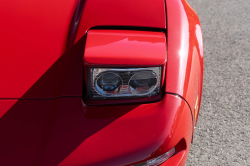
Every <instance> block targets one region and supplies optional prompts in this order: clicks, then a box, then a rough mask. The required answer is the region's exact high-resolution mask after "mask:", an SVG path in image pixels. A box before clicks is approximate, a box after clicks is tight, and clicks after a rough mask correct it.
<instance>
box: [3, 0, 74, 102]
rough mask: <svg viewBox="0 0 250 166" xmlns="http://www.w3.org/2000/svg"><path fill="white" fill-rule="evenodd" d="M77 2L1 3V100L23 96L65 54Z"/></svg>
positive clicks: (48, 0) (5, 1) (29, 1)
mask: <svg viewBox="0 0 250 166" xmlns="http://www.w3.org/2000/svg"><path fill="white" fill-rule="evenodd" d="M77 2H78V1H77V0H72V1H60V0H53V1H51V0H42V1H32V0H24V1H19V0H14V1H11V2H10V1H9V0H1V1H0V15H1V17H0V22H1V26H0V36H1V37H0V78H1V81H0V98H20V97H22V96H23V95H24V94H25V92H27V91H28V89H30V88H31V86H32V85H33V84H34V83H35V82H36V81H37V80H39V78H40V77H41V76H42V75H43V74H44V73H45V72H46V71H47V70H48V69H49V68H50V67H51V66H52V65H53V64H54V63H55V62H56V61H57V60H58V58H59V57H60V56H61V55H62V54H63V53H64V51H65V46H66V40H67V35H68V29H69V23H70V21H71V18H72V15H73V12H74V10H75V7H76V5H77ZM30 97H32V96H30ZM48 97H50V96H48Z"/></svg>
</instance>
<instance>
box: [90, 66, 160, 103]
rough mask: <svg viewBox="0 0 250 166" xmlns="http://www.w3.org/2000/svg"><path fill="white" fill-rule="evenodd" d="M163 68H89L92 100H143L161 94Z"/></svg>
mask: <svg viewBox="0 0 250 166" xmlns="http://www.w3.org/2000/svg"><path fill="white" fill-rule="evenodd" d="M161 73H162V68H161V67H148V68H89V78H88V79H89V81H88V83H89V85H88V95H89V97H90V99H119V98H142V97H149V96H155V95H158V94H159V93H160V85H161Z"/></svg>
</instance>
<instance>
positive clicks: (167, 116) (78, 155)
mask: <svg viewBox="0 0 250 166" xmlns="http://www.w3.org/2000/svg"><path fill="white" fill-rule="evenodd" d="M1 102H5V103H7V102H8V101H1ZM20 110H21V111H20ZM10 122H11V123H10ZM191 131H192V118H191V116H190V110H189V107H188V105H187V104H186V102H185V101H184V100H182V99H181V98H179V97H176V96H173V95H166V96H165V97H164V99H163V100H161V101H159V102H157V103H153V104H137V105H120V106H102V107H99V106H86V105H85V104H84V103H83V102H82V99H81V98H80V97H64V98H58V99H50V100H19V101H17V102H16V103H15V105H14V106H13V107H12V108H10V109H9V111H8V112H7V113H6V114H5V115H4V116H3V117H2V118H1V119H0V133H1V141H0V147H1V149H0V165H20V164H22V165H26V166H29V165H40V164H41V165H46V166H47V165H57V164H59V165H71V166H73V165H89V164H91V165H110V166H112V165H126V164H132V163H137V162H140V161H143V160H147V159H150V158H154V157H157V156H158V155H160V154H162V153H164V152H167V151H168V150H170V149H171V148H172V147H173V146H175V145H176V144H177V143H178V142H179V141H180V140H181V139H182V138H184V139H185V141H186V142H187V145H188V147H187V148H186V149H183V150H184V151H185V157H184V158H185V159H186V157H187V152H188V150H189V146H190V142H191V137H192V132H191ZM13 158H15V160H13Z"/></svg>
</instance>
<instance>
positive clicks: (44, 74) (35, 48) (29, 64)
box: [0, 0, 166, 99]
mask: <svg viewBox="0 0 250 166" xmlns="http://www.w3.org/2000/svg"><path fill="white" fill-rule="evenodd" d="M77 4H78V0H71V1H61V0H53V1H51V0H43V1H41V0H39V1H32V0H23V1H19V0H14V1H11V2H10V1H9V0H1V2H0V15H1V16H2V17H0V22H1V26H0V36H1V37H0V47H1V48H0V78H1V80H0V98H5V99H8V98H9V99H10V98H16V99H18V98H23V99H34V98H36V99H43V98H54V97H59V96H81V95H82V79H83V76H82V74H83V73H82V71H81V70H82V69H83V66H82V64H81V63H79V62H80V61H82V60H81V59H82V55H79V56H77V55H75V54H74V53H72V52H70V53H68V54H65V49H66V43H67V37H68V33H69V27H70V23H71V20H72V17H73V14H74V11H75V9H76V7H77ZM165 22H166V21H165V5H164V0H147V1H145V0H137V1H134V0H120V1H113V0H105V1H102V0H91V1H90V0H89V1H86V4H85V7H84V10H83V13H82V17H81V20H80V22H79V28H78V31H77V33H76V37H75V43H76V42H77V41H79V40H80V39H81V38H82V37H83V36H84V35H85V34H86V31H87V30H88V29H89V28H92V27H96V26H130V27H152V28H165V27H166V23H165ZM79 45H80V46H79V47H77V48H75V52H79V51H77V50H76V49H81V48H82V47H83V45H84V41H83V42H82V43H81V42H80V44H79ZM81 45H82V46H81Z"/></svg>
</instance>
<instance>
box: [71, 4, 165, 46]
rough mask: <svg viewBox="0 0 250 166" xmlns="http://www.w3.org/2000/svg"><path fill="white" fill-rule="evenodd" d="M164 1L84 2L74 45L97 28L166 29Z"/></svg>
mask: <svg viewBox="0 0 250 166" xmlns="http://www.w3.org/2000/svg"><path fill="white" fill-rule="evenodd" d="M165 13H166V12H165V2H164V0H147V1H145V0H136V1H134V0H119V1H113V0H105V1H101V0H91V1H86V4H85V7H84V10H83V13H82V17H81V19H80V22H79V28H78V31H77V34H76V38H75V43H76V42H77V41H78V40H79V39H80V38H81V37H83V36H84V35H85V34H86V32H87V30H89V29H90V28H93V27H98V26H107V27H112V26H120V27H142V28H143V27H150V28H162V29H165V28H166V17H165Z"/></svg>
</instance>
